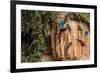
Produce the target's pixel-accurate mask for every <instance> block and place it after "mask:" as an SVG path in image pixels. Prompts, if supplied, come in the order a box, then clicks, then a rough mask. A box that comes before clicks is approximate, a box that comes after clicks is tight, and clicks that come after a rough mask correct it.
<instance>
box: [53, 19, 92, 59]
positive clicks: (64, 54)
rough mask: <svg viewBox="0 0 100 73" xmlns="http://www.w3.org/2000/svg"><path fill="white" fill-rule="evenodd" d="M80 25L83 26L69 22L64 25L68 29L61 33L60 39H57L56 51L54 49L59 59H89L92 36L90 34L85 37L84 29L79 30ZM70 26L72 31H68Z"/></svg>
mask: <svg viewBox="0 0 100 73" xmlns="http://www.w3.org/2000/svg"><path fill="white" fill-rule="evenodd" d="M80 25H82V24H80V23H79V22H76V21H68V22H66V23H65V24H64V28H67V29H66V30H65V31H64V32H63V33H61V36H60V38H57V37H56V49H54V48H53V51H55V53H56V58H57V59H60V60H70V59H72V60H73V59H75V60H76V59H80V60H81V59H82V60H83V59H89V56H90V36H89V34H88V35H87V36H85V34H84V29H83V31H80V30H78V27H79V26H80ZM68 26H69V27H70V29H68ZM88 32H89V31H88ZM57 40H59V42H57Z"/></svg>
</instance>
